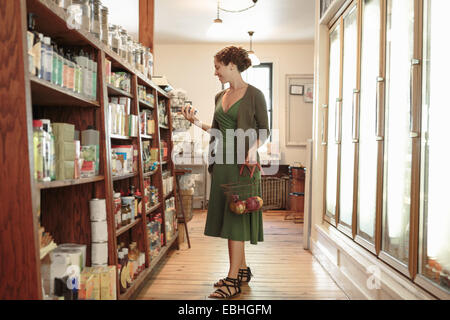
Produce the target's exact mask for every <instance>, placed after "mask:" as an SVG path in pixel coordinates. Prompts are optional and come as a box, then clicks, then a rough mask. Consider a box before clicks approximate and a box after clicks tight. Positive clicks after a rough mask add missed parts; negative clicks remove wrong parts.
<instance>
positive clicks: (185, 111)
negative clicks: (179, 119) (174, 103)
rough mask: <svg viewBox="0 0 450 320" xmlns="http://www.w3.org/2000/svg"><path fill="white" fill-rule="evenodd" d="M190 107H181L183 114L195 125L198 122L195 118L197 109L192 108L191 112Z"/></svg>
mask: <svg viewBox="0 0 450 320" xmlns="http://www.w3.org/2000/svg"><path fill="white" fill-rule="evenodd" d="M188 106H189V105H184V106H182V107H181V114H182V115H183V116H184V117H185V118H186V119H187V120H188V121H189V122H191V123H194V122H195V121H198V119H197V117H196V116H195V109H194V107H192V106H190V110H189V108H188Z"/></svg>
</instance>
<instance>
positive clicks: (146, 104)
mask: <svg viewBox="0 0 450 320" xmlns="http://www.w3.org/2000/svg"><path fill="white" fill-rule="evenodd" d="M139 104H140V105H141V106H143V107H147V108H150V109H154V108H155V106H152V105H151V104H150V103H148V102H147V101H144V100H139Z"/></svg>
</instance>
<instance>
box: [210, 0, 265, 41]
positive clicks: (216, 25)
mask: <svg viewBox="0 0 450 320" xmlns="http://www.w3.org/2000/svg"><path fill="white" fill-rule="evenodd" d="M224 1H225V0H224ZM247 1H250V2H251V4H250V3H248V6H247V7H245V8H242V7H241V8H240V9H232V8H236V6H237V5H242V2H243V1H242V0H233V1H231V0H229V1H227V3H228V6H227V8H222V7H221V6H220V0H217V18H216V19H214V21H213V23H212V24H211V26H210V27H209V29H208V32H207V36H208V37H213V36H214V37H217V36H224V35H225V34H226V32H227V30H226V28H225V27H224V24H223V21H222V19H220V16H219V14H220V11H221V10H222V11H224V12H229V13H239V12H243V11H246V10H249V9H251V8H253V7H254V6H256V3H257V2H258V0H247Z"/></svg>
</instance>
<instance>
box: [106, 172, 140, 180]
mask: <svg viewBox="0 0 450 320" xmlns="http://www.w3.org/2000/svg"><path fill="white" fill-rule="evenodd" d="M136 176H137V173H136V172H134V173H128V174H123V175H121V176H113V177H112V179H113V181H119V180H124V179H128V178H133V177H136Z"/></svg>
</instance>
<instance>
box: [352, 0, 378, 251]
mask: <svg viewBox="0 0 450 320" xmlns="http://www.w3.org/2000/svg"><path fill="white" fill-rule="evenodd" d="M380 1H381V0H364V1H363V2H362V37H361V99H360V106H361V107H360V113H359V114H360V118H359V119H360V120H359V137H358V138H359V158H358V200H357V201H358V202H357V211H356V212H357V229H356V232H357V234H358V235H359V236H361V237H363V238H364V239H365V240H367V241H369V242H370V243H371V244H375V216H376V198H377V167H378V166H377V159H378V152H377V150H378V143H377V140H376V135H375V130H376V117H375V114H376V111H377V86H379V82H378V81H377V77H378V75H379V73H380V54H379V52H380V33H381V20H380V19H381V8H380V5H381V4H380Z"/></svg>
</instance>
